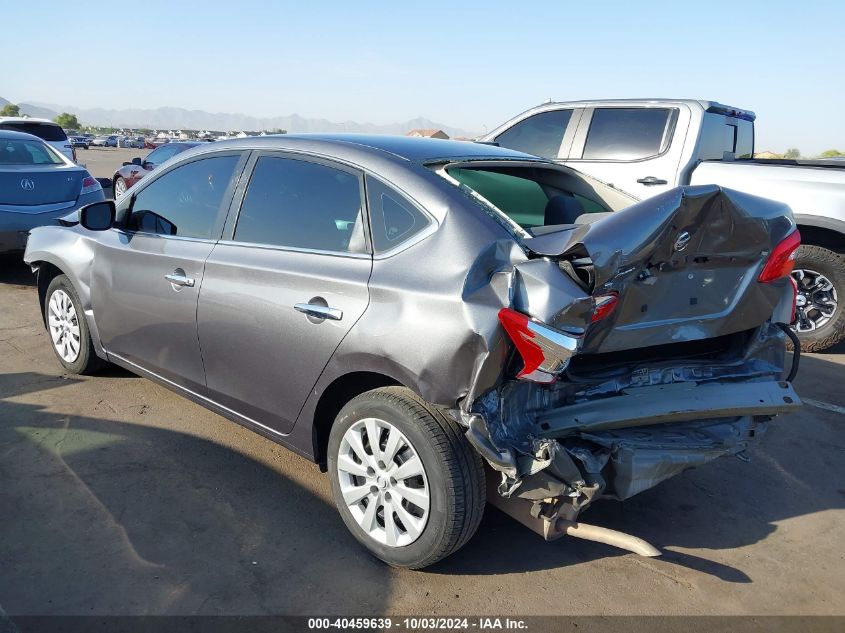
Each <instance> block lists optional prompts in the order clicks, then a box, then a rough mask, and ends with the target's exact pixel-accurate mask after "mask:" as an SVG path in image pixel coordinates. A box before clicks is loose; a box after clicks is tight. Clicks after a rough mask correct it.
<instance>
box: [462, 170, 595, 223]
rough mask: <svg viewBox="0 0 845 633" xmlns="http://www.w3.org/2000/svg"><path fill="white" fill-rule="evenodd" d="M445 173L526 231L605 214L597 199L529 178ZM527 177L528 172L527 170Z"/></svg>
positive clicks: (489, 173) (473, 172) (490, 172)
mask: <svg viewBox="0 0 845 633" xmlns="http://www.w3.org/2000/svg"><path fill="white" fill-rule="evenodd" d="M446 172H447V173H448V174H449V176H451V177H452V178H454V179H455V180H457V181H458V182H459V183H460V184H462V185H464V186H466V187H469V188H470V189H472V190H473V191H475V192H476V193H477V194H479V195H480V196H482V197H483V198H484V199H485V200H487V201H488V202H490V203H491V204H492V205H493V206H495V207H496V208H497V209H498V210H499V211H501V212H502V213H504V214H505V215H506V216H508V218H510V219H511V220H512V221H513V222H516V223H517V224H518V225H519V226H521V227H522V228H523V229H532V228H536V227H540V226H547V225H548V226H551V225H557V224H571V223H573V222H574V221H575V219H576V218H577V217H579V216H581V215H584V214H585V213H603V212H606V211H608V210H609V209H607V208H605V207H604V206H603V205H602V204H601V203H600V202H598V201H597V200H593V199H591V198H587V197H585V196H583V195H581V194H579V193H575V192H572V191H568V190H565V189H560V188H557V187H552V186H550V185H549V184H541V183H540V182H538V181H537V180H533V179H531V178H529V177H520V176H516V175H512V174H505V173H502V172H500V171H493V170H484V169H463V168H451V169H447V170H446ZM525 173H526V175H527V174H528V173H529V172H528V171H527V170H526V171H525Z"/></svg>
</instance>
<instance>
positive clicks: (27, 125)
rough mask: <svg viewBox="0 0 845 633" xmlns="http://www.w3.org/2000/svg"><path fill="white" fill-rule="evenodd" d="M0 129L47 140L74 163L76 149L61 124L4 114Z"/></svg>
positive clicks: (0, 121) (0, 120)
mask: <svg viewBox="0 0 845 633" xmlns="http://www.w3.org/2000/svg"><path fill="white" fill-rule="evenodd" d="M0 130H11V131H14V132H24V133H25V134H32V135H34V136H37V137H38V138H40V139H41V140H42V141H45V142H47V143H48V144H49V145H50V146H51V147H52V148H53V149H55V150H56V151H57V152H59V153H60V154H63V155H65V156H67V157H68V158H69V159H70V160H72V161H73V162H74V163H75V162H76V151H75V150H74V149H73V146H72V145H71V142H70V141H69V140H68V137H67V134H65V131H64V130H63V129H62V128H61V126H59V125H57V124H56V123H53V122H52V121H50V120H48V119H35V118H32V117H17V116H4V117H0Z"/></svg>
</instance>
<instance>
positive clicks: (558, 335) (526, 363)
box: [499, 308, 581, 383]
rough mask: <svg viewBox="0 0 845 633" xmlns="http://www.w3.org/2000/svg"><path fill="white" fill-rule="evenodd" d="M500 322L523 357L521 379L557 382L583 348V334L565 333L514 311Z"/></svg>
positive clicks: (504, 313)
mask: <svg viewBox="0 0 845 633" xmlns="http://www.w3.org/2000/svg"><path fill="white" fill-rule="evenodd" d="M499 321H500V322H501V323H502V327H504V328H505V332H507V333H508V336H510V339H511V340H512V341H513V344H514V346H515V347H516V350H517V351H518V352H519V355H520V356H521V357H522V363H523V367H522V370H521V371H520V372H519V373H518V374H517V375H516V377H517V378H522V379H525V380H531V381H533V382H540V383H549V382H554V381H555V379H556V378H557V376H558V374H560V373H561V372H562V371H563V370H564V369H566V366H567V365H568V364H569V359H570V358H571V357H572V356H573V355H574V354H576V353H577V352H578V349H579V348H580V345H581V338H580V336H581V335H580V334H578V333H575V334H571V333H567V332H561V331H560V330H556V329H554V328H551V327H549V326H547V325H544V324H543V323H540V322H538V321H532V320H531V319H529V318H528V317H527V316H526V315H524V314H522V313H521V312H517V311H516V310H511V309H510V308H502V309H501V310H499Z"/></svg>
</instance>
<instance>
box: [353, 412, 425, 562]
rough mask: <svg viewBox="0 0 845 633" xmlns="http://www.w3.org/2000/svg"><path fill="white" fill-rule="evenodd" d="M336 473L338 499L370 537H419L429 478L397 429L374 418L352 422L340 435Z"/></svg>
mask: <svg viewBox="0 0 845 633" xmlns="http://www.w3.org/2000/svg"><path fill="white" fill-rule="evenodd" d="M337 471H338V473H337V474H338V479H339V483H340V490H341V493H342V495H343V501H344V503H346V506H347V508H348V509H349V512H350V513H351V514H352V516H353V517H354V519H355V521H356V522H357V523H358V525H359V526H360V527H361V529H362V530H364V532H366V533H367V535H369V537H370V538H372V539H374V540H375V541H377V542H378V543H381V544H382V545H387V546H388V547H403V546H405V545H409V544H411V543H413V542H414V541H416V540H417V539H418V538H419V537H420V535H421V534H422V532H423V530H424V529H425V526H426V522H427V521H428V514H429V506H430V501H431V500H430V495H429V486H428V478H427V477H426V473H425V467H424V466H423V463H422V459H421V458H420V455H419V453H418V452H417V451H416V449H415V448H414V446H413V445H412V444H411V442H410V441H409V440H408V438H407V437H405V435H404V434H403V433H402V432H401V431H399V429H397V428H396V427H395V426H393V425H392V424H391V423H390V422H387V421H385V420H381V419H378V418H365V419H363V420H359V421H357V422H356V423H355V424H353V425H352V426H351V427H349V429H347V431H346V433H344V434H343V438H342V440H341V443H340V448H339V450H338V456H337Z"/></svg>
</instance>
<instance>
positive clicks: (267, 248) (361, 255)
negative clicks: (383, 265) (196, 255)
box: [165, 236, 371, 259]
mask: <svg viewBox="0 0 845 633" xmlns="http://www.w3.org/2000/svg"><path fill="white" fill-rule="evenodd" d="M165 237H168V236H165ZM215 242H216V243H217V244H220V245H222V246H240V247H243V248H258V249H261V250H265V251H284V252H290V253H310V254H313V255H330V256H333V257H345V258H347V259H370V258H371V256H370V254H369V253H349V252H345V251H324V250H319V249H315V248H300V247H297V246H279V245H276V244H262V243H260V242H238V241H236V240H228V239H224V240H215Z"/></svg>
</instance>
